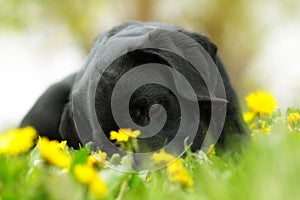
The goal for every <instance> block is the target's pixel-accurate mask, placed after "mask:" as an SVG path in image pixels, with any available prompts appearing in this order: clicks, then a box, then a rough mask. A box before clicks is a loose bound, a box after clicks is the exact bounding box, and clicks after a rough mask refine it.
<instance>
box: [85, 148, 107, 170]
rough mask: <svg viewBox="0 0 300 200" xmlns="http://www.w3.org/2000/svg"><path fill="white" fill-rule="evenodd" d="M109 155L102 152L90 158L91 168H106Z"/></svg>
mask: <svg viewBox="0 0 300 200" xmlns="http://www.w3.org/2000/svg"><path fill="white" fill-rule="evenodd" d="M106 156H107V154H106V153H105V152H102V151H101V150H99V151H97V152H96V153H93V154H91V155H89V156H88V164H89V165H90V166H97V165H100V166H104V165H105V160H106Z"/></svg>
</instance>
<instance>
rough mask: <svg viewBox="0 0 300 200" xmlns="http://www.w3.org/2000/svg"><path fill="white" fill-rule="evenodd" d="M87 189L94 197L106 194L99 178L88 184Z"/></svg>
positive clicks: (105, 189) (105, 187)
mask: <svg viewBox="0 0 300 200" xmlns="http://www.w3.org/2000/svg"><path fill="white" fill-rule="evenodd" d="M89 189H90V191H91V192H92V193H93V194H94V195H96V196H105V195H106V193H107V186H106V185H105V183H104V182H103V180H102V179H100V178H99V177H98V178H96V179H94V180H93V181H92V182H91V183H90V184H89Z"/></svg>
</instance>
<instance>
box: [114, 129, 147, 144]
mask: <svg viewBox="0 0 300 200" xmlns="http://www.w3.org/2000/svg"><path fill="white" fill-rule="evenodd" d="M140 134H141V131H139V130H135V131H132V130H131V129H130V128H120V129H119V131H118V132H116V131H111V132H110V140H117V141H118V142H127V141H128V140H129V138H137V137H138V136H139V135H140Z"/></svg>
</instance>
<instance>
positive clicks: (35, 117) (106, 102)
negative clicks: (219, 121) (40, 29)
mask: <svg viewBox="0 0 300 200" xmlns="http://www.w3.org/2000/svg"><path fill="white" fill-rule="evenodd" d="M145 25H147V23H142V22H131V23H125V24H122V25H120V26H118V27H115V28H113V29H112V30H110V31H108V32H106V33H105V34H103V35H100V36H99V38H98V39H96V41H95V43H94V45H93V47H92V50H93V49H95V48H97V45H101V42H103V40H104V41H105V40H109V38H110V37H112V36H114V35H115V34H117V33H118V32H119V31H122V30H124V29H125V28H128V27H129V28H130V27H143V26H145ZM151 26H155V27H157V28H168V29H171V30H175V31H178V32H181V33H183V34H185V35H187V36H189V37H191V38H192V39H194V40H195V41H197V42H198V43H199V44H201V46H202V47H203V48H204V49H205V50H206V51H207V53H208V54H209V55H210V57H211V58H212V60H213V61H214V62H215V63H216V65H217V67H218V69H219V71H220V73H221V76H222V78H223V81H224V85H225V90H226V96H227V100H228V104H227V111H226V120H225V125H224V129H223V131H222V135H221V138H220V140H219V143H220V144H224V143H225V140H226V137H227V136H233V137H236V138H240V137H241V136H243V135H245V133H246V129H245V128H244V127H245V126H244V122H243V120H242V117H241V112H240V106H239V103H238V99H237V95H236V93H235V91H234V89H233V88H232V86H231V83H230V80H229V77H228V75H227V73H226V71H225V67H224V65H223V63H222V61H221V59H220V57H219V56H218V55H217V47H216V46H215V45H214V44H213V43H212V42H210V41H209V39H208V38H207V37H205V36H202V35H200V34H197V33H191V32H188V31H186V30H183V29H181V28H179V27H177V26H172V25H167V24H160V23H151ZM92 50H91V54H92V53H93V54H95V52H96V51H94V52H93V51H92ZM96 56H97V55H96ZM170 60H172V61H175V62H176V65H178V66H182V68H181V70H182V72H183V73H186V75H187V77H190V78H189V79H190V80H189V81H191V82H193V81H194V82H195V81H197V82H199V83H200V85H201V87H200V86H199V88H202V90H203V85H205V84H204V82H203V80H198V79H197V80H194V77H193V72H191V71H189V70H190V67H189V66H190V64H189V63H187V62H186V61H185V60H183V59H181V58H179V57H178V56H176V55H173V54H172V53H171V52H163V51H161V50H157V49H151V48H149V49H141V50H135V51H132V52H129V53H127V54H126V55H124V56H121V57H120V58H119V59H117V60H116V61H115V62H113V63H112V64H111V66H110V67H109V68H108V69H107V70H106V71H105V72H104V73H103V76H102V77H103V78H101V80H100V82H99V84H98V87H97V93H96V102H95V106H96V113H97V117H98V120H99V123H100V125H101V127H102V128H103V130H104V132H105V134H106V135H108V134H109V132H110V131H111V130H117V129H118V128H119V127H118V126H117V124H116V123H115V121H114V119H113V116H112V114H111V104H110V96H111V91H112V89H113V88H114V85H115V84H116V82H117V80H118V79H119V78H120V77H121V76H122V74H123V73H125V72H126V71H128V70H129V69H131V68H132V67H134V66H138V65H141V64H145V63H151V62H152V63H161V64H165V65H172V63H170ZM87 63H89V60H88V61H87ZM75 76H76V74H73V75H71V76H69V77H68V78H66V79H64V80H63V81H61V82H59V83H57V84H55V85H53V86H51V87H50V88H49V89H48V90H47V91H46V92H45V93H44V94H43V95H42V96H41V97H40V98H39V100H38V101H37V102H36V104H35V105H34V106H33V108H32V109H31V110H30V111H29V113H28V114H27V115H26V116H25V118H24V119H23V121H22V122H21V126H22V127H23V126H26V125H32V126H34V127H35V128H37V130H38V132H39V134H40V135H42V136H47V137H49V138H50V139H57V140H67V141H68V144H69V145H71V146H72V147H74V148H78V147H79V144H80V140H79V137H78V134H77V132H76V128H75V125H74V120H73V114H72V106H71V98H70V94H71V91H72V88H73V84H74V81H75ZM201 92H203V91H201ZM204 93H205V91H204ZM187 101H188V100H187ZM153 104H161V105H163V106H164V108H165V110H166V111H167V114H168V115H167V116H168V117H167V122H166V125H165V126H164V127H163V129H162V130H161V132H160V133H159V134H157V135H155V136H153V137H152V138H151V139H150V140H149V139H148V141H147V142H146V141H145V140H143V139H140V140H139V142H140V144H142V145H143V143H144V144H145V145H146V143H147V145H148V146H149V145H150V146H151V149H159V148H160V147H161V146H162V145H163V143H164V142H165V141H166V140H167V141H170V140H171V139H172V138H173V137H174V132H176V130H177V128H178V124H179V121H180V112H179V109H180V108H179V103H178V100H176V97H175V96H174V94H173V93H172V91H170V90H168V89H166V88H164V87H161V86H159V85H156V84H148V85H145V86H144V87H142V88H139V89H138V90H137V91H136V92H135V93H134V94H133V96H132V97H131V100H130V106H129V107H130V115H131V117H132V120H133V121H134V122H135V123H136V124H138V125H140V126H143V125H147V124H148V123H149V122H150V121H149V115H148V112H149V108H150V107H151V105H153ZM199 106H200V112H201V114H200V115H201V119H200V125H199V130H198V134H197V135H196V138H195V139H194V142H193V145H192V150H193V151H195V150H198V149H199V148H200V147H201V143H202V141H203V138H204V134H205V131H206V129H207V127H208V124H209V121H210V108H211V102H210V101H199ZM157 112H159V110H158V111H157ZM190 120H191V121H193V119H192V118H191V119H190Z"/></svg>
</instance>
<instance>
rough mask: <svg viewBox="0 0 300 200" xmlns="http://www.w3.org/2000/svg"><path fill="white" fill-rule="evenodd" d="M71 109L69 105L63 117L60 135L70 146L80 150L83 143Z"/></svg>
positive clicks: (69, 104)
mask: <svg viewBox="0 0 300 200" xmlns="http://www.w3.org/2000/svg"><path fill="white" fill-rule="evenodd" d="M71 108H72V107H71V103H70V102H69V103H67V104H66V106H65V108H64V110H63V113H62V115H61V121H60V125H59V133H60V135H61V137H62V139H63V140H67V142H68V145H69V146H71V147H73V148H79V147H80V144H81V143H80V139H79V137H78V134H77V132H76V128H75V124H74V120H73V114H72V110H71Z"/></svg>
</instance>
